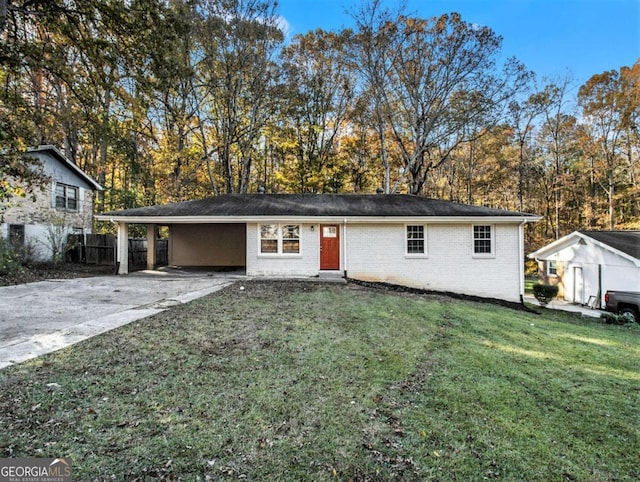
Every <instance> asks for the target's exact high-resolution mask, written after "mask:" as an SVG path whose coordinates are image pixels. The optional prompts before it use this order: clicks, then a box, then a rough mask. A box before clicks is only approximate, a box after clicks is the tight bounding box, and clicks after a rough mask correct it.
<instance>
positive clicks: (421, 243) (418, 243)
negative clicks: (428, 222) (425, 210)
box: [407, 225, 427, 255]
mask: <svg viewBox="0 0 640 482" xmlns="http://www.w3.org/2000/svg"><path fill="white" fill-rule="evenodd" d="M426 239H427V238H426V228H425V226H423V225H407V254H408V255H420V254H427V244H426V243H427V241H426Z"/></svg>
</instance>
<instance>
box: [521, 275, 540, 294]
mask: <svg viewBox="0 0 640 482" xmlns="http://www.w3.org/2000/svg"><path fill="white" fill-rule="evenodd" d="M539 282H540V281H539V280H538V277H537V276H525V277H524V294H525V295H531V296H533V285H535V284H537V283H539Z"/></svg>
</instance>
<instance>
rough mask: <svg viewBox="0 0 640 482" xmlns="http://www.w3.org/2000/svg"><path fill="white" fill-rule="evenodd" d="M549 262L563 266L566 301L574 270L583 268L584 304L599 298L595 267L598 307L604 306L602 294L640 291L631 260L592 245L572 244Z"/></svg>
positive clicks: (639, 276) (571, 291) (639, 278)
mask: <svg viewBox="0 0 640 482" xmlns="http://www.w3.org/2000/svg"><path fill="white" fill-rule="evenodd" d="M550 259H557V260H560V261H563V262H564V265H565V270H564V273H565V274H564V285H565V295H564V298H565V300H567V301H572V302H573V301H579V300H576V299H574V293H575V279H574V273H575V269H574V268H576V267H579V268H582V277H583V282H584V302H585V303H587V302H588V301H589V297H590V296H597V294H598V266H601V270H602V292H601V293H600V295H601V304H602V306H604V293H605V292H606V291H607V290H621V291H640V268H638V267H636V266H635V265H634V264H633V263H632V262H631V261H630V260H628V259H626V258H623V257H622V256H618V255H617V254H615V253H613V252H611V251H609V250H608V249H604V248H602V247H600V246H596V245H593V244H575V245H573V246H570V247H568V248H566V249H563V250H562V251H559V252H558V253H557V255H556V256H554V257H552V258H550Z"/></svg>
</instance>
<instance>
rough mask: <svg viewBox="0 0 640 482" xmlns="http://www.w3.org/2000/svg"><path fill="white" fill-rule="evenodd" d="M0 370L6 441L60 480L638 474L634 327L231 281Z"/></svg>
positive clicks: (0, 442)
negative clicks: (63, 464) (53, 462)
mask: <svg viewBox="0 0 640 482" xmlns="http://www.w3.org/2000/svg"><path fill="white" fill-rule="evenodd" d="M245 286H246V289H245V290H243V291H240V290H239V286H238V285H235V286H232V287H230V288H228V289H226V290H224V291H222V292H219V293H218V294H215V295H212V296H209V297H206V298H203V299H200V300H197V301H195V302H192V303H189V304H187V305H183V306H180V307H176V308H173V309H171V310H170V311H167V312H164V313H162V314H160V315H157V316H155V317H152V318H148V319H145V320H141V321H140V322H136V323H133V324H131V325H128V326H126V327H123V328H121V329H118V330H116V331H114V332H111V333H108V334H105V335H102V336H98V337H96V338H93V339H91V340H88V341H86V342H84V343H81V344H79V345H76V346H75V347H70V348H68V349H65V350H62V351H60V352H57V353H54V354H51V355H49V356H45V357H41V358H39V359H37V360H34V361H32V362H28V363H23V364H21V365H18V366H14V367H10V368H9V369H5V370H3V371H1V372H0V447H1V448H2V449H3V451H4V455H2V456H12V457H23V456H42V457H54V456H56V457H57V456H68V457H71V458H72V460H73V468H74V476H75V480H95V479H107V478H112V479H115V480H132V479H137V480H144V479H145V478H146V479H173V480H175V479H181V480H205V479H210V480H236V479H239V478H243V479H244V478H246V479H248V480H345V481H346V480H350V479H352V480H389V479H398V480H465V481H466V480H485V479H501V480H527V481H535V480H540V481H549V480H558V481H560V480H586V481H602V480H635V479H638V478H640V464H638V459H637V454H638V453H640V435H639V430H640V429H639V427H640V343H639V342H640V329H638V327H626V326H623V327H620V326H611V325H604V324H600V323H599V322H597V321H595V320H582V319H580V318H577V317H574V316H573V315H569V314H562V313H558V312H553V311H550V310H544V312H543V315H534V314H530V313H525V312H517V311H513V310H509V309H504V308H499V307H496V306H493V305H484V304H475V303H466V302H460V301H452V300H448V299H446V298H436V297H419V296H415V295H403V294H395V293H386V292H383V291H376V290H371V289H364V288H359V287H357V286H351V285H349V286H342V285H320V284H313V283H292V282H288V283H287V282H282V283H277V282H273V283H258V282H256V283H247V284H245Z"/></svg>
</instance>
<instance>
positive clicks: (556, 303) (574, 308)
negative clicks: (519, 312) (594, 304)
mask: <svg viewBox="0 0 640 482" xmlns="http://www.w3.org/2000/svg"><path fill="white" fill-rule="evenodd" d="M524 301H525V302H526V303H529V304H532V305H535V306H540V303H539V302H538V300H536V299H535V297H533V296H529V295H525V297H524ZM546 308H548V309H551V310H560V311H569V312H571V313H579V314H581V315H582V316H589V317H591V318H600V315H601V314H602V313H604V311H602V310H596V309H593V308H589V307H588V306H582V305H577V304H575V303H569V302H568V301H564V300H559V299H555V300H551V301H550V302H549V304H548V305H547V306H546Z"/></svg>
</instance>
